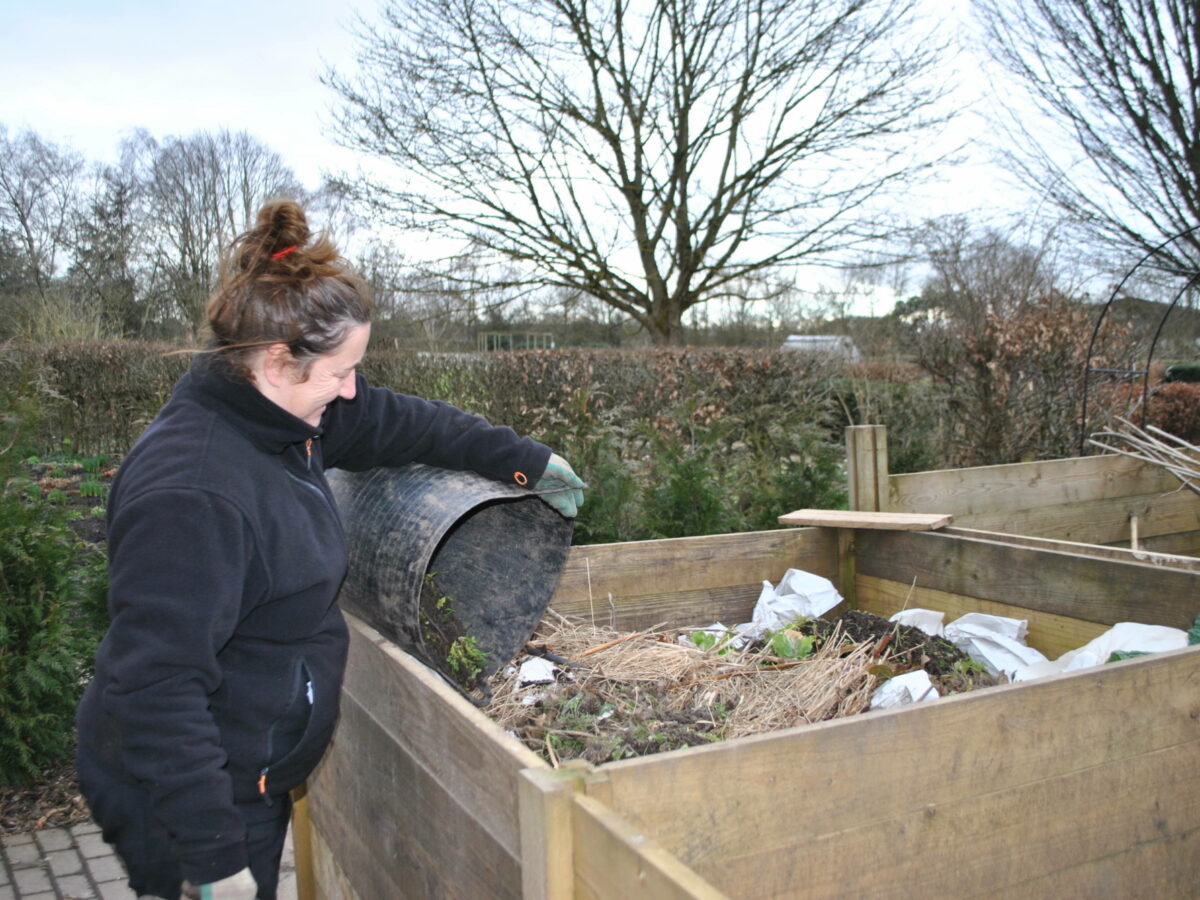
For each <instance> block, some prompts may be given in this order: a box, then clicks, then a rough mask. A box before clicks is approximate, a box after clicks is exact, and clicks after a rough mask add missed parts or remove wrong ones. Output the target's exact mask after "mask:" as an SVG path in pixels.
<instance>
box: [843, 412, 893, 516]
mask: <svg viewBox="0 0 1200 900" xmlns="http://www.w3.org/2000/svg"><path fill="white" fill-rule="evenodd" d="M846 481H847V486H848V488H849V491H848V493H849V495H850V496H849V501H850V508H851V509H856V510H864V511H873V512H883V511H886V510H888V509H889V508H890V507H889V505H888V504H889V499H888V455H887V428H886V427H885V426H883V425H851V426H850V427H848V428H847V429H846Z"/></svg>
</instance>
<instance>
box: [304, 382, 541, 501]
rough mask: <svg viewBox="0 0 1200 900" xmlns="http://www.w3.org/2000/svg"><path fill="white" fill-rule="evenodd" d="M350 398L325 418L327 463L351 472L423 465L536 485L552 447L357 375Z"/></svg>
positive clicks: (445, 404)
mask: <svg viewBox="0 0 1200 900" xmlns="http://www.w3.org/2000/svg"><path fill="white" fill-rule="evenodd" d="M357 377H358V383H357V385H356V388H357V389H356V393H355V397H354V399H353V400H350V401H347V400H338V401H337V402H336V403H334V404H333V405H332V406H331V407H330V409H329V413H328V414H327V416H326V419H325V422H324V423H323V424H324V425H325V436H324V438H323V441H324V444H325V447H324V452H325V465H326V466H327V467H329V468H334V467H336V468H343V469H351V470H355V471H361V470H363V469H370V468H373V467H375V466H401V465H405V464H406V463H410V462H421V463H425V464H427V465H431V466H440V467H441V468H445V469H469V470H471V471H474V472H478V473H479V474H480V475H484V476H487V477H488V478H492V479H495V480H497V481H503V482H507V483H517V484H525V483H529V484H533V483H534V482H535V481H537V480H538V478H540V477H541V475H542V472H543V471H544V470H545V468H546V461H547V460H548V459H549V458H550V448H549V447H547V446H545V445H544V444H539V443H538V442H537V441H534V440H531V439H530V438H527V437H519V436H518V435H517V433H516V432H514V431H513V430H512V429H511V428H508V427H506V426H502V425H500V426H497V425H492V424H490V423H489V422H488V421H487V420H486V419H484V418H482V417H480V416H475V415H471V414H470V413H466V412H463V411H462V410H460V409H457V408H456V407H453V406H451V405H450V404H448V403H443V402H441V401H431V400H422V399H420V398H418V397H410V396H408V395H407V394H397V393H395V392H394V391H390V390H387V389H386V388H373V387H371V386H370V385H369V384H368V383H367V380H366V379H365V378H364V377H363V376H362V375H361V374H360V375H358V376H357Z"/></svg>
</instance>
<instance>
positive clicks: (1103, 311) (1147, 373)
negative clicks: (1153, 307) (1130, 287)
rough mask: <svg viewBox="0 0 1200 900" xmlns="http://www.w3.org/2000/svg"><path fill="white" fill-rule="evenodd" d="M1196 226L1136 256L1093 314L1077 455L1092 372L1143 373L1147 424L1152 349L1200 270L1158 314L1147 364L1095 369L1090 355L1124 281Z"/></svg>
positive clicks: (1083, 443) (1083, 439)
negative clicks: (1098, 312)
mask: <svg viewBox="0 0 1200 900" xmlns="http://www.w3.org/2000/svg"><path fill="white" fill-rule="evenodd" d="M1198 230H1200V225H1193V226H1192V227H1191V228H1187V229H1185V230H1183V231H1181V232H1179V233H1178V234H1174V235H1172V236H1171V237H1169V238H1167V239H1166V240H1165V241H1163V242H1162V243H1161V244H1159V245H1158V246H1156V247H1154V248H1152V249H1151V250H1150V251H1149V252H1148V253H1146V254H1145V255H1144V256H1143V257H1142V258H1141V259H1139V260H1138V261H1137V262H1136V263H1135V264H1134V265H1133V267H1132V268H1130V269H1129V271H1128V272H1126V273H1125V275H1124V276H1123V277H1122V278H1121V280H1120V281H1119V282H1118V283H1117V286H1116V287H1114V288H1113V290H1112V293H1111V294H1110V295H1109V298H1108V301H1107V302H1106V303H1105V304H1104V306H1103V308H1102V309H1101V310H1100V314H1099V315H1098V316H1097V317H1096V324H1095V326H1094V327H1093V328H1092V339H1091V341H1089V342H1088V351H1087V357H1086V359H1085V360H1084V369H1083V403H1082V409H1081V411H1080V416H1079V455H1080V456H1086V455H1087V437H1088V417H1087V414H1088V390H1089V388H1090V384H1091V375H1092V374H1093V373H1095V374H1098V375H1100V374H1103V375H1140V376H1142V402H1141V404H1140V420H1141V421H1140V425H1141V426H1142V427H1145V425H1146V401H1147V399H1148V398H1149V396H1150V363H1151V362H1152V361H1153V360H1154V351H1155V349H1156V347H1157V346H1158V339H1159V337H1160V336H1161V335H1162V330H1163V327H1164V326H1165V325H1166V324H1167V318H1168V317H1169V316H1170V315H1171V311H1172V310H1173V309H1175V307H1176V305H1177V304H1178V303H1179V298H1180V297H1182V296H1183V295H1184V294H1186V293H1187V292H1188V291H1189V290H1191V289H1192V288H1193V287H1195V286H1196V285H1197V284H1200V270H1196V271H1194V272H1192V273H1191V275H1190V276H1189V277H1188V279H1187V281H1186V282H1185V283H1184V285H1183V287H1182V288H1180V289H1179V290H1178V291H1177V292H1176V294H1175V296H1174V297H1172V298H1171V302H1170V303H1169V304H1167V308H1166V310H1164V312H1163V314H1162V318H1160V319H1159V321H1158V327H1157V328H1156V329H1155V330H1154V337H1153V338H1152V339H1151V341H1150V349H1149V350H1148V351H1147V353H1146V365H1145V366H1144V367H1143V368H1141V369H1108V368H1100V369H1096V368H1093V367H1092V356H1093V355H1094V353H1095V350H1096V340H1097V338H1098V337H1099V336H1100V328H1101V326H1102V325H1103V324H1104V318H1105V316H1107V315H1108V311H1109V309H1110V308H1111V307H1112V305H1113V303H1114V302H1116V300H1117V297H1118V296H1120V293H1121V289H1122V288H1124V287H1125V284H1126V282H1128V281H1129V279H1130V278H1132V277H1133V275H1134V273H1136V272H1137V270H1138V269H1140V268H1141V267H1142V266H1143V265H1144V264H1145V263H1147V262H1149V261H1150V260H1151V259H1153V258H1154V257H1155V256H1157V255H1158V254H1159V253H1160V252H1161V251H1162V250H1163V248H1165V247H1167V246H1169V245H1171V244H1173V243H1174V242H1175V241H1177V240H1179V239H1180V238H1183V237H1187V236H1188V235H1189V234H1191V233H1192V232H1194V231H1198ZM1186 272H1187V270H1186V269H1185V270H1182V271H1181V272H1179V274H1180V275H1184V274H1186Z"/></svg>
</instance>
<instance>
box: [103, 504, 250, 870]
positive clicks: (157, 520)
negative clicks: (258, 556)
mask: <svg viewBox="0 0 1200 900" xmlns="http://www.w3.org/2000/svg"><path fill="white" fill-rule="evenodd" d="M253 555H254V554H253V541H252V539H251V535H250V534H249V533H248V529H247V527H246V525H245V521H244V518H243V517H242V515H241V514H240V513H239V511H238V510H236V509H235V508H233V507H232V506H231V505H230V504H229V503H228V502H226V501H224V500H221V499H219V498H217V497H214V496H213V495H211V494H208V493H207V492H202V491H194V490H173V489H172V490H158V491H152V492H148V493H147V494H145V495H143V496H141V497H138V498H134V499H131V500H129V501H127V502H126V503H125V504H123V506H122V507H121V512H120V514H119V516H117V517H116V518H115V519H114V520H113V521H112V522H110V524H109V556H110V563H109V598H110V599H109V603H110V611H111V613H112V624H111V626H110V628H109V633H108V634H107V635H106V638H105V646H104V648H103V651H102V652H103V653H104V654H105V658H104V666H105V670H106V672H107V673H108V675H109V677H110V680H109V682H108V686H107V687H106V689H105V691H104V695H103V701H102V702H103V707H104V712H105V714H106V715H107V716H110V717H112V718H113V719H114V724H115V725H116V731H117V732H118V733H119V734H120V736H121V737H120V741H121V746H120V750H121V756H122V760H123V761H124V763H125V765H126V767H127V769H128V770H129V771H130V772H131V773H132V774H133V775H134V777H136V778H137V779H138V781H139V782H140V783H141V784H142V785H143V787H145V788H146V790H148V791H149V793H150V797H151V802H152V803H153V806H154V809H155V812H156V813H157V816H158V818H159V819H160V820H161V821H162V822H163V823H164V824H165V825H166V826H167V828H168V829H169V831H170V832H171V834H172V837H173V839H174V841H175V843H176V846H177V847H178V850H179V853H180V858H181V861H182V863H183V875H184V877H185V878H187V879H188V880H189V881H192V882H193V883H197V884H200V883H208V882H211V881H215V880H218V879H220V878H223V877H225V876H227V875H232V874H233V873H234V872H237V871H238V870H240V869H242V868H244V867H245V866H246V865H247V858H246V848H245V828H244V825H243V824H242V820H241V817H240V816H239V815H238V813H237V810H236V809H235V807H234V804H233V787H232V784H231V782H230V778H229V775H228V774H227V772H226V771H225V769H224V766H225V752H224V751H223V750H222V747H221V736H220V733H219V731H218V728H217V725H216V723H215V722H214V720H213V717H212V715H211V713H210V712H209V698H210V696H211V695H212V694H213V692H214V691H216V690H217V688H218V687H219V686H220V684H221V669H220V666H219V664H218V662H217V653H218V651H219V650H220V649H221V648H222V647H223V646H224V645H225V643H226V642H227V641H228V640H229V639H230V637H231V636H232V634H233V631H234V628H235V626H236V624H237V622H238V619H239V617H240V609H241V603H242V590H243V585H244V583H245V578H246V573H247V572H248V571H249V569H250V567H251V565H253Z"/></svg>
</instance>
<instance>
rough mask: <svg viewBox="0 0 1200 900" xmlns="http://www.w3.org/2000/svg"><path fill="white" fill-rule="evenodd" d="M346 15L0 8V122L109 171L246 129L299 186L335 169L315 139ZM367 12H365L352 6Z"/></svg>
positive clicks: (349, 8) (277, 7)
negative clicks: (124, 157) (123, 145)
mask: <svg viewBox="0 0 1200 900" xmlns="http://www.w3.org/2000/svg"><path fill="white" fill-rule="evenodd" d="M354 9H355V8H354V6H353V5H351V4H346V3H330V2H328V0H288V2H284V3H280V2H272V3H267V2H263V0H240V2H239V0H204V2H199V3H167V2H163V0H102V2H97V0H54V2H46V0H0V21H2V22H3V23H4V24H3V27H0V84H2V85H4V89H3V91H0V124H3V125H4V126H6V127H7V129H8V133H9V135H10V136H12V135H15V134H16V133H18V132H21V131H23V130H25V129H32V130H33V131H36V132H37V133H38V134H39V135H40V136H41V137H43V138H45V139H47V140H51V141H54V142H55V143H58V144H61V145H65V146H68V147H71V148H73V149H75V150H77V151H78V152H80V153H81V154H83V156H84V157H85V158H86V159H87V160H89V161H95V162H113V161H115V160H116V158H117V152H118V145H119V143H120V141H121V139H122V138H124V137H127V136H128V135H129V134H131V133H132V132H133V131H134V130H135V129H137V128H146V129H147V130H149V131H150V133H151V134H152V135H153V136H154V137H156V138H158V139H160V140H161V139H162V138H164V137H167V136H168V135H175V136H180V137H185V136H188V135H191V134H194V133H196V132H198V131H217V130H220V129H222V128H228V129H230V130H232V131H247V132H249V133H250V134H251V135H253V136H254V137H256V138H258V139H259V140H261V141H262V142H263V143H264V144H266V145H267V146H268V147H270V148H271V149H272V150H274V151H276V152H277V153H279V154H280V155H281V156H282V157H283V160H284V162H285V163H286V164H287V165H288V166H289V167H291V169H292V170H293V171H294V172H295V173H296V174H297V176H299V178H300V180H301V182H302V183H304V184H305V186H306V187H310V188H315V187H316V186H317V185H318V184H319V181H320V173H321V170H322V169H323V168H324V169H339V168H348V167H349V165H350V164H351V162H352V160H351V157H350V155H349V154H348V153H347V152H346V151H344V150H341V149H340V148H338V147H337V145H336V144H335V142H334V141H332V140H331V139H330V137H329V136H328V132H327V129H328V126H329V123H330V119H331V116H330V108H331V106H332V103H333V93H332V91H330V90H329V89H328V88H325V87H324V86H323V85H321V84H320V83H319V81H318V77H319V75H320V74H321V73H322V72H323V71H324V70H325V69H326V67H327V65H328V64H331V63H332V64H336V65H338V66H343V65H353V38H352V36H351V34H350V32H349V30H348V28H347V26H348V25H349V24H350V23H351V21H352V19H353V15H354ZM363 9H364V11H365V12H368V13H370V12H373V10H374V5H373V2H372V4H371V5H366V4H364V5H363Z"/></svg>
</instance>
